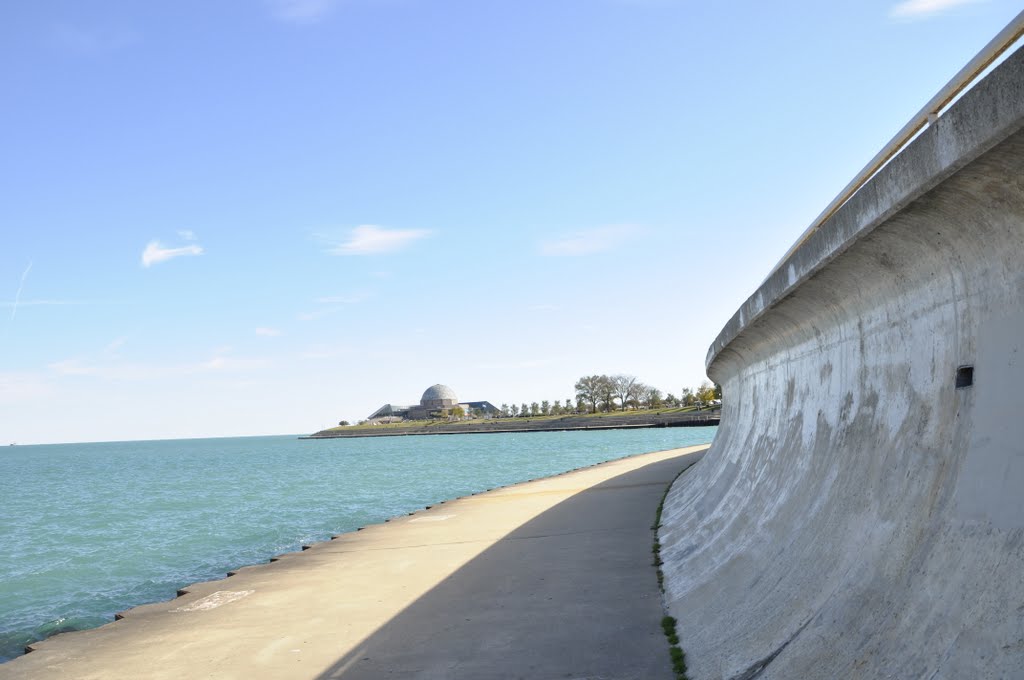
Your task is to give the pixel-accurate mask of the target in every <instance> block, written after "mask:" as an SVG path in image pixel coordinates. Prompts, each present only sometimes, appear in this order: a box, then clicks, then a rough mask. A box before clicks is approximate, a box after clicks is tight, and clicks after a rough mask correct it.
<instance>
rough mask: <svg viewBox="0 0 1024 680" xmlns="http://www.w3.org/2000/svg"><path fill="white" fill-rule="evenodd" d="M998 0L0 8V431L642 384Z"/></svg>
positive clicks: (682, 381)
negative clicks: (588, 384)
mask: <svg viewBox="0 0 1024 680" xmlns="http://www.w3.org/2000/svg"><path fill="white" fill-rule="evenodd" d="M1019 9H1020V8H1019V7H1018V6H1017V5H1016V3H1014V2H1009V1H1000V0H988V1H985V0H974V1H973V2H963V1H959V0H911V1H910V2H895V1H893V0H886V1H877V2H871V1H860V2H832V3H823V2H787V3H763V2H762V3H714V4H710V3H693V2H683V1H677V0H543V1H540V0H516V1H515V2H511V1H508V2H507V1H505V0H487V1H482V0H467V1H464V2H460V1H447V0H437V1H427V0H274V1H270V2H258V1H256V0H252V1H249V2H239V1H235V2H217V3H208V2H195V1H184V0H183V1H181V2H175V3H137V2H127V1H125V2H116V1H113V0H108V1H97V2H90V3H81V2H71V1H69V2H58V1H53V2H39V3H9V4H8V5H7V6H5V7H4V8H3V9H0V92H2V93H3V94H2V95H0V101H2V102H3V106H2V109H3V116H2V118H0V148H3V149H4V153H3V154H2V156H0V186H2V187H3V200H2V201H0V443H6V442H8V441H15V442H19V443H37V442H59V441H86V440H112V439H148V438H165V437H195V436H221V435H248V434H253V435H255V434H274V433H300V432H310V431H315V430H317V429H320V428H322V427H326V426H329V425H332V424H334V423H336V422H337V421H338V420H340V419H342V418H345V419H349V420H356V419H358V418H362V417H365V416H366V415H367V414H368V413H370V412H371V411H372V410H374V409H376V408H377V407H378V406H379V405H380V404H382V403H385V402H389V401H390V402H394V403H406V402H408V403H412V402H415V401H417V400H418V399H419V396H420V394H421V393H422V391H423V389H425V388H426V387H427V386H429V385H431V384H434V383H437V382H441V383H445V384H448V385H451V386H452V387H453V388H454V389H455V391H456V392H457V394H458V395H459V397H460V398H463V399H488V400H490V401H492V402H495V403H499V404H500V403H501V402H508V403H512V402H515V403H521V402H524V401H526V402H529V401H534V400H537V401H540V400H542V399H552V400H553V399H565V398H569V397H572V396H573V391H572V386H573V383H574V381H575V380H576V379H577V378H578V377H579V376H581V375H584V374H590V373H631V374H634V375H637V376H639V377H640V378H641V379H642V380H643V381H645V382H647V383H649V384H651V385H654V386H656V387H659V388H660V389H662V390H663V391H666V392H674V393H677V394H678V392H679V390H680V388H681V387H682V386H684V385H696V384H698V383H699V382H700V381H701V380H702V379H703V378H704V372H703V369H704V358H705V354H706V351H707V348H708V346H709V345H710V343H711V341H712V340H713V339H714V337H715V336H716V335H717V333H718V331H719V329H720V328H721V326H722V325H723V324H724V323H725V321H727V320H728V318H729V317H730V316H731V315H732V314H733V312H734V311H735V310H736V308H737V307H738V306H739V305H740V303H741V302H742V301H743V300H744V299H745V298H746V297H747V296H748V295H750V294H751V293H752V292H753V291H754V289H755V288H756V287H757V285H758V284H759V283H760V281H761V280H762V279H763V278H764V276H765V275H766V274H767V273H768V271H769V270H770V269H771V267H772V266H773V265H774V264H775V262H776V261H777V260H778V258H779V257H780V256H781V255H782V254H783V253H784V252H785V251H786V249H787V248H788V247H789V245H790V244H791V243H792V242H793V240H794V239H796V237H797V236H799V234H800V233H801V232H802V231H803V230H804V229H805V228H806V227H807V225H808V224H809V223H810V222H811V220H812V219H813V218H814V217H815V216H816V215H817V214H818V212H819V211H820V210H821V209H822V208H823V207H824V206H825V205H826V204H827V203H828V202H829V200H831V199H832V197H833V196H834V195H835V194H836V193H837V192H838V191H839V190H840V189H841V188H842V187H843V186H844V185H845V184H846V182H847V181H849V180H850V179H851V178H852V177H853V175H854V174H855V173H856V172H857V171H858V170H859V169H860V168H861V167H862V166H863V165H864V164H865V163H866V162H867V161H868V160H869V159H870V158H871V157H872V156H873V155H874V154H875V152H876V151H878V149H879V148H881V146H882V145H883V144H884V143H885V142H887V141H888V139H889V138H890V137H891V136H892V135H893V134H895V132H896V131H897V130H899V128H900V127H902V125H903V124H904V123H905V122H906V121H907V120H908V119H909V117H910V116H911V115H913V114H914V113H916V111H917V110H918V109H919V108H920V107H921V106H922V105H923V104H924V103H925V102H926V101H927V100H928V99H929V98H930V97H931V96H932V95H933V94H934V93H935V92H936V91H937V90H938V89H939V88H940V87H941V86H942V85H943V84H945V82H946V81H947V80H948V79H949V78H951V77H952V76H953V74H955V73H956V71H957V70H959V69H960V67H961V66H963V65H964V64H965V63H966V62H967V61H968V60H969V59H970V58H971V57H972V56H973V55H974V54H975V53H976V52H977V51H978V50H979V49H980V48H981V47H982V46H983V45H984V44H985V43H986V42H988V40H990V39H991V38H992V37H993V36H994V35H995V34H996V33H997V32H998V31H999V30H1000V29H1001V28H1002V27H1003V26H1004V25H1005V24H1006V23H1008V22H1009V21H1010V20H1011V19H1012V18H1013V17H1014V15H1015V14H1016V13H1017V12H1018V11H1019Z"/></svg>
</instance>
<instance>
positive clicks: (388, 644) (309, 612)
mask: <svg viewBox="0 0 1024 680" xmlns="http://www.w3.org/2000/svg"><path fill="white" fill-rule="evenodd" d="M706 448H707V447H706V446H699V447H691V448H688V449H676V450H673V451H665V452H660V453H652V454H645V455H641V456H634V457H630V458H624V459H621V460H617V461H612V462H609V463H605V464H602V465H598V466H594V467H590V468H585V469H583V470H579V471H576V472H570V473H566V474H564V475H560V476H557V477H551V478H548V479H544V480H538V481H534V482H529V483H525V484H519V485H516V486H512V487H507V488H504V489H498V490H495V491H491V492H488V493H485V494H479V495H476V496H470V497H465V498H461V499H458V500H455V501H449V502H446V503H442V504H439V505H437V506H434V507H433V508H431V509H429V510H426V511H421V512H417V513H415V514H414V515H412V516H408V517H401V518H397V519H395V520H392V521H391V522H389V523H388V524H382V525H377V526H372V527H368V528H367V529H365V530H363V531H359V532H353V533H349V534H343V535H341V536H339V537H336V538H335V540H332V541H329V542H325V543H320V544H317V545H314V546H312V547H311V548H310V549H309V550H306V551H304V552H302V553H296V554H291V555H287V556H284V557H283V558H282V559H280V560H279V561H277V562H274V563H271V564H269V565H260V566H256V567H247V568H245V569H241V570H239V571H238V573H237V574H236V575H235V576H232V577H231V578H228V579H226V580H222V581H213V582H209V583H200V584H196V585H195V586H190V587H189V588H188V589H187V590H188V591H189V592H188V594H186V595H184V596H183V597H179V598H178V599H176V600H173V601H171V602H161V603H157V604H153V605H147V606H144V607H138V608H136V609H132V610H130V611H128V612H127V613H126V617H125V619H124V620H122V621H118V622H116V623H113V624H110V625H107V626H103V627H102V628H97V629H95V630H90V631H83V632H79V633H69V634H65V635H60V636H57V637H55V638H51V639H50V640H47V641H45V642H43V643H40V644H38V645H37V647H38V648H37V649H36V651H34V652H32V653H31V654H28V655H27V656H24V657H20V658H18V659H14V660H13V661H10V662H8V663H6V664H4V665H0V678H4V679H6V678H11V679H14V678H17V679H18V680H35V679H41V678H74V679H75V680H92V679H97V678H119V679H120V678H147V679H163V678H167V679H169V680H170V679H173V680H180V679H181V678H201V677H202V678H206V677H209V678H218V679H225V680H228V679H237V680H254V679H258V678H268V679H269V678H273V679H275V680H278V679H281V678H319V679H321V680H326V679H327V678H345V679H346V680H352V679H355V678H380V677H400V678H431V679H433V678H436V679H449V678H450V679H458V678H465V679H466V680H470V679H472V680H481V679H486V678H503V679H504V678H531V679H532V678H580V679H581V678H590V679H596V678H603V679H607V680H611V679H622V680H626V679H630V680H641V679H643V680H647V679H648V678H659V677H660V678H666V679H667V678H669V677H671V668H670V666H669V656H668V644H667V642H666V640H665V637H664V635H663V634H662V632H661V628H660V620H661V616H662V613H663V612H662V605H661V597H660V593H659V591H658V586H657V580H656V574H655V569H654V567H653V566H652V562H651V560H652V558H651V542H652V540H653V534H652V532H651V528H650V527H651V523H652V521H653V520H654V513H655V509H656V507H657V505H658V502H659V500H660V499H661V496H662V494H663V493H664V491H665V489H666V487H667V486H668V484H669V483H670V482H671V481H672V479H673V478H674V477H675V476H676V474H677V473H678V472H679V471H680V470H682V469H684V468H685V467H687V466H689V465H690V464H691V463H693V462H695V461H696V460H698V459H699V458H700V455H701V454H702V453H703V451H704V449H706Z"/></svg>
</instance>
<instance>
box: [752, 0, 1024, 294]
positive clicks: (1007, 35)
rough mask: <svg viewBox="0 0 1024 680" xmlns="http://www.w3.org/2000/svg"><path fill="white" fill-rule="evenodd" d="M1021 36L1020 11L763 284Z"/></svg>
mask: <svg viewBox="0 0 1024 680" xmlns="http://www.w3.org/2000/svg"><path fill="white" fill-rule="evenodd" d="M1021 36H1024V11H1022V12H1021V13H1020V14H1018V15H1017V16H1016V17H1014V18H1013V20H1012V21H1010V23H1009V24H1007V25H1006V28H1004V29H1003V30H1002V31H1000V32H999V33H998V34H997V35H996V37H994V38H992V40H991V41H989V43H988V44H987V45H985V47H983V48H982V49H981V51H980V52H978V54H977V55H975V57H974V58H973V59H971V60H970V61H969V62H967V65H966V66H964V67H963V68H962V69H960V71H959V72H958V73H957V74H956V75H955V76H953V78H952V79H951V80H950V81H949V82H948V83H946V85H945V86H944V87H943V88H942V89H941V90H939V92H938V94H936V95H935V96H934V97H932V98H931V100H929V102H928V103H927V104H925V105H924V107H923V108H922V109H921V110H920V111H918V112H917V114H915V115H914V117H913V118H911V119H910V121H909V122H908V123H907V124H906V125H904V126H903V129H901V130H900V131H899V132H897V133H896V136H895V137H893V138H892V139H891V140H889V143H888V144H886V145H885V146H884V147H883V148H882V150H881V151H879V152H878V153H877V154H875V157H874V158H872V159H871V160H870V161H869V162H868V164H867V165H866V166H864V169H863V170H861V171H860V172H859V173H857V176H856V177H854V178H853V180H852V181H851V182H850V183H849V184H847V185H846V187H845V188H844V189H843V190H842V191H840V192H839V195H837V196H836V197H835V198H834V199H832V202H831V203H829V204H828V206H827V207H826V208H825V209H824V210H823V211H822V212H821V214H820V215H818V217H817V218H816V219H815V220H814V222H812V223H811V226H809V227H807V229H806V230H804V233H802V234H801V235H800V238H798V239H797V240H796V243H794V244H793V245H792V246H791V247H790V249H789V250H787V251H786V254H785V255H783V256H782V259H780V260H779V261H778V263H777V264H776V265H775V266H774V267H772V270H771V272H769V273H768V276H766V277H765V280H766V281H767V280H768V279H769V278H771V276H772V274H774V273H775V272H777V271H778V270H779V268H780V267H782V265H783V264H784V263H785V262H786V260H788V259H789V257H790V256H791V255H792V254H793V253H794V252H795V251H796V250H797V249H798V248H799V247H800V246H802V245H803V244H804V242H805V241H806V240H807V239H808V238H810V237H811V234H813V233H814V232H816V231H817V230H818V229H819V228H820V227H821V225H823V224H824V223H825V222H827V221H828V220H829V218H831V217H832V216H833V215H834V214H835V213H836V211H837V210H839V208H841V207H842V206H843V204H844V203H846V201H848V200H849V199H850V197H852V196H853V195H854V194H855V193H857V191H858V190H859V189H860V188H861V187H862V186H864V185H865V184H866V183H867V182H868V180H870V179H871V178H872V177H874V175H875V173H877V172H878V171H879V170H880V169H881V168H882V166H884V165H885V164H886V163H888V162H889V160H890V159H892V158H893V156H895V155H896V154H898V153H899V152H900V151H902V150H903V148H904V147H905V146H906V145H907V143H908V142H909V141H910V140H911V139H913V138H914V136H915V135H916V134H917V133H918V132H920V131H921V130H922V129H923V128H924V127H925V126H926V125H928V124H929V123H933V122H934V121H935V120H937V119H938V116H939V113H940V112H941V111H942V110H943V109H945V108H946V107H947V106H948V105H949V104H950V103H951V102H952V101H953V100H954V99H956V98H957V96H958V95H959V94H960V93H961V92H963V91H964V90H965V89H967V87H968V86H969V85H971V84H972V83H973V82H974V81H975V80H976V79H977V78H978V76H979V75H981V73H982V72H983V71H984V70H985V69H987V68H988V67H989V66H991V65H992V63H993V62H994V61H995V60H996V59H998V58H999V57H1000V56H1002V54H1003V53H1004V52H1006V50H1008V49H1009V48H1010V47H1011V46H1012V45H1013V44H1014V43H1015V42H1017V41H1018V40H1019V39H1020V38H1021Z"/></svg>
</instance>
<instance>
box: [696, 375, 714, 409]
mask: <svg viewBox="0 0 1024 680" xmlns="http://www.w3.org/2000/svg"><path fill="white" fill-rule="evenodd" d="M696 397H697V401H699V402H701V403H702V404H710V403H711V401H712V400H713V399H714V398H715V388H714V387H712V386H711V383H709V382H708V381H707V380H705V381H704V382H702V383H701V384H700V387H698V388H697V394H696Z"/></svg>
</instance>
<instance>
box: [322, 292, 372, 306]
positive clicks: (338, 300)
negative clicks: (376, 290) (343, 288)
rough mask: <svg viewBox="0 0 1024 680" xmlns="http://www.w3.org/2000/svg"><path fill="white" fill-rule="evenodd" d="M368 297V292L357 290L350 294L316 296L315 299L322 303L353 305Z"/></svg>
mask: <svg viewBox="0 0 1024 680" xmlns="http://www.w3.org/2000/svg"><path fill="white" fill-rule="evenodd" d="M368 297H369V294H368V293H364V292H358V293H352V294H351V295H329V296H327V297H320V298H317V299H316V301H317V302H319V303H320V304H324V305H354V304H358V303H360V302H362V301H363V300H365V299H366V298H368Z"/></svg>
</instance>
